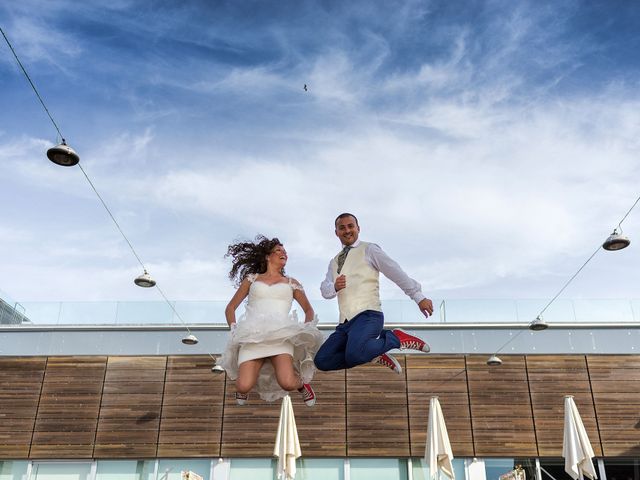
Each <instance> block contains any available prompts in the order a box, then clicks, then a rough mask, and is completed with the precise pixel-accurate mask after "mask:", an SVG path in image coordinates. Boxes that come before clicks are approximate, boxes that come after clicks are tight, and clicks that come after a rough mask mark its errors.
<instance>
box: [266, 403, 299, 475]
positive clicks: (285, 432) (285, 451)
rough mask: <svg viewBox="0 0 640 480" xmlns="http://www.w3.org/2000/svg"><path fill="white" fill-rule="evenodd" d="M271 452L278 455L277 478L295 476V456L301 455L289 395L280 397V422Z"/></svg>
mask: <svg viewBox="0 0 640 480" xmlns="http://www.w3.org/2000/svg"><path fill="white" fill-rule="evenodd" d="M273 454H274V455H275V456H276V457H278V468H277V472H278V478H284V479H285V480H292V479H294V478H295V477H296V458H299V457H300V456H302V452H301V451H300V441H299V440H298V430H297V429H296V418H295V416H294V415H293V407H292V406H291V399H290V398H289V395H285V397H284V398H283V399H282V407H281V408H280V422H279V423H278V433H277V435H276V445H275V447H274V449H273Z"/></svg>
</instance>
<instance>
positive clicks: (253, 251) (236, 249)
mask: <svg viewBox="0 0 640 480" xmlns="http://www.w3.org/2000/svg"><path fill="white" fill-rule="evenodd" d="M226 256H229V257H231V258H232V266H231V271H230V272H229V278H230V279H231V280H234V281H235V282H236V284H237V285H238V290H236V293H235V294H234V295H233V297H232V298H231V301H229V304H228V305H227V308H226V309H225V316H226V319H227V323H228V324H229V327H230V329H231V336H230V338H229V341H228V343H227V346H226V349H225V352H224V354H223V355H222V358H221V359H220V362H219V363H220V365H222V367H223V368H224V369H225V370H226V372H227V375H228V376H229V378H231V379H232V380H236V401H237V402H238V404H239V405H244V404H245V403H246V402H247V400H248V394H249V391H251V389H252V388H254V387H255V390H256V392H257V393H258V394H259V395H260V397H261V398H262V399H264V400H266V401H268V402H272V401H274V400H276V399H278V398H282V397H284V396H285V395H286V394H287V392H289V391H293V390H297V391H298V392H300V393H301V395H302V398H303V400H304V403H305V404H306V405H307V406H309V407H312V406H313V405H314V404H315V403H316V396H315V393H314V391H313V389H312V388H311V385H309V382H310V381H311V377H312V376H313V374H314V372H315V367H314V365H313V356H314V354H315V352H316V351H317V350H318V348H319V347H320V344H321V343H322V340H323V338H322V334H321V333H320V331H319V330H318V328H317V323H318V320H317V319H315V318H314V312H313V308H312V307H311V304H310V303H309V300H308V299H307V296H306V295H305V293H304V289H303V288H302V285H300V283H298V281H297V280H295V279H294V278H291V277H287V276H286V275H285V273H284V267H285V265H286V263H287V252H286V250H285V249H284V246H283V245H282V244H281V243H280V240H278V239H277V238H272V239H268V238H266V237H264V236H263V235H258V236H257V237H256V240H255V242H239V243H235V244H233V245H229V249H228V251H227V255H226ZM247 297H248V301H247V303H246V307H245V313H244V315H242V316H241V317H240V319H239V320H238V322H237V323H236V309H237V308H238V307H239V306H240V304H241V303H242V301H243V300H244V299H245V298H247ZM293 299H295V300H296V301H297V302H298V304H300V307H301V308H302V310H303V311H304V316H305V320H304V323H300V322H298V318H297V315H296V312H295V311H294V312H293V313H289V312H290V310H291V304H292V301H293Z"/></svg>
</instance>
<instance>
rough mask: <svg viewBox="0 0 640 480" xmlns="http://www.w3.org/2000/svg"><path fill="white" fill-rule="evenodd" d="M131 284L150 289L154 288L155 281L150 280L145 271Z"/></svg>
mask: <svg viewBox="0 0 640 480" xmlns="http://www.w3.org/2000/svg"><path fill="white" fill-rule="evenodd" d="M133 283H135V284H136V285H137V286H139V287H143V288H151V287H155V286H156V281H155V280H154V279H153V278H151V275H149V274H148V273H147V271H146V270H145V271H144V273H143V274H142V275H140V276H138V277H136V279H135V280H134V281H133Z"/></svg>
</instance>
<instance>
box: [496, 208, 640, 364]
mask: <svg viewBox="0 0 640 480" xmlns="http://www.w3.org/2000/svg"><path fill="white" fill-rule="evenodd" d="M638 202H640V196H638V198H637V199H636V201H635V202H633V205H631V208H629V210H627V213H625V214H624V216H623V217H622V219H621V220H620V222H618V228H616V229H614V230H613V233H612V234H611V235H610V236H609V237H608V238H607V239H606V240H605V241H604V243H603V244H602V245H598V247H597V248H596V249H595V251H594V252H593V253H592V254H591V256H590V257H589V258H587V260H586V261H585V262H584V263H583V264H582V265H581V266H580V268H578V270H577V271H576V272H575V273H574V274H573V275H572V276H571V277H570V278H569V280H567V281H566V282H565V283H564V285H563V286H562V287H561V288H560V290H558V293H556V294H555V295H554V296H553V298H552V299H551V300H549V302H548V303H547V304H546V305H545V306H544V307H543V308H542V310H540V312H539V313H538V315H537V316H536V318H535V320H533V321H532V322H530V323H529V330H532V331H534V332H535V331H542V330H546V329H547V328H548V327H549V325H548V324H547V323H546V322H545V321H544V319H543V316H542V315H543V314H544V312H545V311H546V310H547V309H548V308H549V307H550V306H551V304H553V302H555V301H556V299H557V298H558V297H559V296H560V295H561V294H562V292H564V291H565V289H566V288H567V287H568V286H569V284H570V283H571V282H573V280H574V279H575V278H576V277H577V276H578V274H579V273H580V272H581V271H582V270H583V269H584V267H586V266H587V264H588V263H589V262H590V261H591V260H592V259H593V257H595V256H596V255H597V254H598V252H599V251H600V249H601V248H602V249H604V250H609V251H616V250H622V249H623V248H626V247H628V246H629V245H630V244H631V241H630V240H629V239H628V238H627V237H625V236H623V235H622V234H621V233H618V229H620V232H622V222H624V221H625V220H626V218H627V217H628V216H629V214H630V213H631V211H632V210H633V209H634V208H635V207H636V205H637V204H638ZM525 331H526V330H520V331H519V332H518V333H517V334H515V335H514V336H512V337H511V338H510V339H509V340H507V341H506V342H505V343H504V344H502V346H500V348H498V349H497V350H496V351H495V352H494V354H493V355H491V357H489V359H488V360H487V365H490V366H497V365H501V364H502V360H500V358H499V357H498V353H500V352H501V351H502V350H504V348H505V347H506V346H507V345H509V344H510V343H511V342H513V341H514V340H515V339H516V338H518V337H519V336H520V335H522V334H523V333H524V332H525Z"/></svg>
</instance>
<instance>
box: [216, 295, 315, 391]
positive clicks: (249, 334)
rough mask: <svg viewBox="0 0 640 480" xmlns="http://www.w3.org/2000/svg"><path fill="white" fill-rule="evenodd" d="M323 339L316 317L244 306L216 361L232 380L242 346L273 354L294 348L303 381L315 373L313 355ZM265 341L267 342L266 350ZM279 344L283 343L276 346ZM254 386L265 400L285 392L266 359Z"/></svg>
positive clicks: (294, 360)
mask: <svg viewBox="0 0 640 480" xmlns="http://www.w3.org/2000/svg"><path fill="white" fill-rule="evenodd" d="M322 341H323V336H322V333H320V331H319V330H318V318H317V317H316V318H315V319H314V320H313V321H311V322H309V323H302V322H299V321H298V317H297V314H296V312H295V311H293V312H292V313H290V314H288V315H282V314H280V313H275V312H264V311H253V310H252V309H251V308H249V307H247V311H246V313H245V314H244V315H243V316H242V317H240V319H239V320H238V322H237V324H236V328H235V330H234V331H233V332H232V333H230V336H229V340H228V342H227V345H226V347H225V351H224V353H223V355H222V357H221V358H220V359H219V360H218V364H219V365H221V366H222V367H223V368H224V369H225V370H226V372H227V375H228V376H229V378H230V379H232V380H235V379H237V378H238V365H239V364H238V354H239V351H240V349H241V348H243V350H245V349H246V350H248V351H249V352H250V351H251V350H252V349H254V348H253V347H255V350H256V351H258V350H260V351H262V352H267V353H273V354H278V353H285V352H286V353H291V350H293V367H294V369H295V370H296V371H297V372H298V373H299V374H300V377H301V378H302V380H303V381H304V383H309V382H310V381H311V379H312V378H313V375H314V373H315V366H314V364H313V357H314V355H315V353H316V352H317V351H318V349H319V348H320V345H321V344H322ZM265 344H267V345H268V346H269V348H268V349H266V350H265V349H264V345H265ZM287 344H288V345H287ZM278 345H283V346H284V347H283V348H281V349H278ZM246 353H247V352H246V351H243V354H245V355H243V356H244V357H246V358H250V357H253V358H256V357H255V356H254V355H251V354H249V355H246ZM263 358H264V357H263ZM254 390H255V391H256V393H258V395H260V398H262V399H263V400H265V401H267V402H273V401H274V400H277V399H279V398H282V397H284V396H285V395H286V394H287V392H286V391H285V390H283V389H282V388H281V387H280V385H278V382H277V381H276V376H275V372H274V369H273V366H272V365H271V362H270V361H269V360H266V361H265V362H264V364H263V365H262V368H261V369H260V373H259V375H258V381H257V383H256V386H255V388H254Z"/></svg>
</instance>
